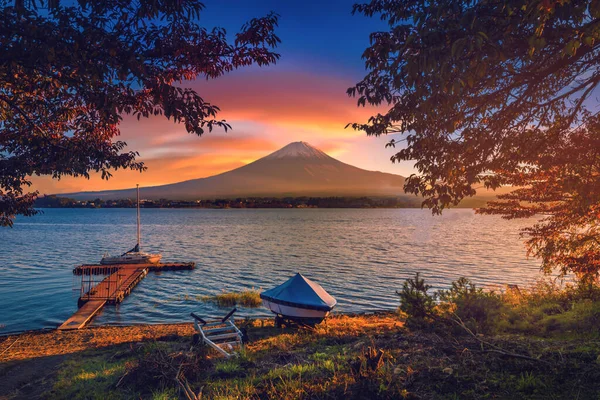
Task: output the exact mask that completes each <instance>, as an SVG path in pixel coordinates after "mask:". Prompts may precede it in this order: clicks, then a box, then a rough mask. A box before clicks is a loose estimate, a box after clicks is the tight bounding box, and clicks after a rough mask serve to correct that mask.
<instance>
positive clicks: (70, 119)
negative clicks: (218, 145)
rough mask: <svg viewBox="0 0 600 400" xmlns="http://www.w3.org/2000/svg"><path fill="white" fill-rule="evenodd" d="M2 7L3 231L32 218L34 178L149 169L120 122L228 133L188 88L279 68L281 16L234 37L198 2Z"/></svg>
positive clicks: (0, 2)
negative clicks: (252, 68)
mask: <svg viewBox="0 0 600 400" xmlns="http://www.w3.org/2000/svg"><path fill="white" fill-rule="evenodd" d="M64 3H65V4H61V3H60V2H59V1H57V0H48V1H39V0H38V1H36V0H31V1H28V2H25V1H24V0H16V1H14V2H13V1H6V0H0V225H11V224H12V220H13V218H14V216H15V215H16V214H23V215H32V214H34V213H35V210H34V209H33V208H32V205H33V202H34V200H35V197H36V195H37V193H36V192H33V193H31V192H27V191H26V190H25V189H26V188H27V187H28V186H30V185H31V183H30V181H29V177H30V176H33V175H50V176H52V177H53V178H60V177H62V176H65V175H70V176H84V177H88V176H89V173H90V172H91V171H96V172H100V173H101V174H102V177H103V178H106V179H108V178H109V177H110V176H111V173H110V171H111V170H113V169H118V168H130V169H134V170H139V171H142V170H144V168H145V167H144V165H143V163H141V162H138V161H136V156H137V153H136V152H133V151H129V152H126V151H124V148H125V146H126V144H125V143H124V142H122V141H114V138H115V136H118V135H119V133H120V132H119V122H120V121H121V120H122V118H123V115H126V114H129V115H133V116H136V117H137V118H138V119H140V118H142V117H144V118H147V117H149V116H153V115H163V116H165V117H166V118H168V119H170V120H173V121H174V122H177V123H182V124H184V125H185V128H186V130H187V131H188V132H190V133H193V134H196V135H202V134H203V133H204V132H205V130H207V129H208V130H209V131H210V130H212V129H213V128H214V127H221V128H224V129H226V130H227V129H228V128H229V127H230V126H229V125H228V124H227V123H226V122H225V121H223V120H218V119H217V118H216V115H217V112H218V111H219V108H218V107H217V106H215V105H213V104H211V103H209V102H208V101H206V100H204V99H203V98H202V97H201V96H200V95H199V94H198V93H196V92H195V91H194V90H192V89H191V88H187V87H185V82H186V81H188V80H192V79H195V78H197V77H204V78H206V79H211V78H216V77H218V76H220V75H223V74H224V73H226V72H229V71H231V70H233V69H235V68H238V67H243V66H249V65H252V64H257V65H260V66H263V65H268V64H272V63H274V62H276V60H277V59H278V58H279V55H278V54H277V53H274V52H273V49H274V48H275V47H276V46H277V44H278V43H279V38H278V37H277V36H276V35H275V33H274V29H275V27H276V26H277V16H276V15H274V14H270V15H268V16H266V17H263V18H257V19H252V20H250V21H249V22H248V23H247V24H245V25H244V26H243V27H242V29H241V30H240V31H239V32H238V33H236V34H235V38H234V40H233V41H232V42H231V41H228V40H227V34H226V32H225V30H224V29H222V28H215V29H213V30H207V29H206V28H203V27H201V26H200V25H198V19H199V14H200V12H201V11H202V9H203V8H204V6H203V4H202V3H201V2H199V1H197V0H189V1H175V0H158V1H155V0H137V1H130V0H102V1H87V0H77V1H70V2H64Z"/></svg>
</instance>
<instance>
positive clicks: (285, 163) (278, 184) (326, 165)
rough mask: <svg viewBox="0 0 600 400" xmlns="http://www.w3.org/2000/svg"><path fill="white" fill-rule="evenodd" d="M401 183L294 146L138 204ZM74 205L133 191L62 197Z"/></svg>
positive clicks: (338, 192)
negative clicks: (153, 201) (161, 200)
mask: <svg viewBox="0 0 600 400" xmlns="http://www.w3.org/2000/svg"><path fill="white" fill-rule="evenodd" d="M403 185H404V177H402V176H400V175H394V174H388V173H384V172H375V171H367V170H364V169H360V168H357V167H354V166H352V165H349V164H345V163H343V162H341V161H338V160H336V159H335V158H333V157H330V156H329V155H327V154H326V153H324V152H323V151H321V150H319V149H317V148H315V147H313V146H311V145H310V144H308V143H306V142H294V143H290V144H288V145H287V146H285V147H283V148H281V149H279V150H277V151H275V152H274V153H271V154H269V155H268V156H266V157H263V158H261V159H258V160H256V161H254V162H252V163H250V164H247V165H244V166H243V167H240V168H236V169H234V170H231V171H228V172H224V173H222V174H219V175H214V176H210V177H208V178H200V179H192V180H188V181H184V182H179V183H173V184H168V185H162V186H153V187H144V188H141V189H140V195H141V197H142V198H144V199H160V198H164V199H171V200H198V199H215V198H235V197H267V196H275V197H286V196H290V197H297V196H376V195H379V196H392V195H393V196H399V195H404V190H403ZM59 196H60V197H69V198H73V199H77V200H93V199H96V198H100V199H103V200H109V199H111V200H115V199H125V198H134V197H135V189H123V190H109V191H99V192H79V193H64V194H60V195H59Z"/></svg>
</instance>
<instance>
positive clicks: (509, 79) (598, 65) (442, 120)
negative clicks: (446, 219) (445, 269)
mask: <svg viewBox="0 0 600 400" xmlns="http://www.w3.org/2000/svg"><path fill="white" fill-rule="evenodd" d="M354 12H357V13H362V14H364V15H367V16H373V15H380V16H381V18H382V19H383V20H385V21H387V22H388V24H389V31H386V32H376V33H373V34H372V35H371V46H370V47H369V48H368V49H367V50H366V51H365V52H364V54H363V57H364V59H365V62H366V66H367V68H368V73H367V75H366V76H365V78H364V79H363V80H362V81H360V82H359V83H358V84H357V85H356V86H354V87H352V88H350V89H348V94H349V95H351V96H357V98H358V104H359V105H365V104H373V105H384V106H387V107H388V111H387V112H385V113H379V114H377V115H374V116H372V117H371V118H370V119H369V120H368V122H366V123H354V124H352V126H353V128H354V129H358V130H363V131H365V132H366V133H367V134H368V135H374V136H379V135H382V134H390V133H394V134H396V136H395V137H394V138H393V139H392V140H391V141H390V142H389V143H388V145H389V146H392V147H396V146H398V147H399V150H398V152H397V153H396V154H395V155H394V156H393V157H392V161H393V162H397V161H402V160H414V161H415V167H416V169H417V171H418V174H414V175H412V176H410V177H409V178H408V179H407V181H406V184H405V190H406V191H407V192H409V193H414V194H418V195H422V196H423V197H424V201H423V206H427V207H429V208H431V209H432V211H433V212H434V213H439V212H441V211H442V210H443V209H444V208H446V207H448V206H451V205H456V204H458V202H459V201H460V200H462V199H463V198H464V197H467V196H472V195H474V194H475V190H476V188H477V187H481V186H484V187H486V188H489V189H498V188H500V187H503V186H515V187H518V189H516V190H514V191H512V192H511V193H509V194H506V195H501V196H499V197H500V200H498V201H494V202H491V203H490V204H488V207H487V208H484V209H482V210H480V211H481V212H483V213H492V214H500V215H503V216H504V217H506V218H521V217H529V216H532V215H535V214H543V215H544V218H543V219H542V220H541V221H538V222H537V223H536V225H535V226H534V227H532V228H530V229H528V230H526V233H527V234H529V235H530V237H529V240H528V249H529V251H530V253H531V254H533V255H536V256H539V257H541V259H542V263H543V264H542V266H543V269H544V270H545V271H548V272H549V271H551V270H553V269H555V268H558V269H559V270H560V271H561V272H563V273H567V272H569V271H575V272H578V273H582V274H597V273H598V270H599V269H600V242H599V240H600V236H599V234H600V232H599V222H598V219H599V217H600V129H599V128H600V117H599V116H598V115H597V112H596V111H597V110H596V107H592V106H594V105H595V104H594V103H593V95H594V93H595V89H596V88H597V87H598V84H599V83H600V40H599V39H600V2H599V1H596V0H593V1H592V0H588V1H569V0H566V1H558V2H554V1H547V0H480V1H450V0H440V1H435V2H422V1H414V0H408V1H405V0H402V1H400V0H373V1H371V2H370V3H368V4H358V5H355V6H354Z"/></svg>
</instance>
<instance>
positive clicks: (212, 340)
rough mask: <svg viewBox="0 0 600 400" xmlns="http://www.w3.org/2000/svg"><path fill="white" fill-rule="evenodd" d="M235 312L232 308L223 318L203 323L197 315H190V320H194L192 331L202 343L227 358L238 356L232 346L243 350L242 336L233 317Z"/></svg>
mask: <svg viewBox="0 0 600 400" xmlns="http://www.w3.org/2000/svg"><path fill="white" fill-rule="evenodd" d="M236 311H237V309H236V308H234V309H233V310H231V311H230V312H229V313H228V314H227V315H226V316H225V317H223V318H221V319H211V320H209V321H205V320H204V319H202V318H201V317H199V316H198V315H196V314H194V313H191V316H192V318H194V329H195V330H196V332H198V334H199V335H200V337H199V338H202V343H203V344H206V345H208V346H209V347H212V348H213V349H215V350H216V351H217V352H218V353H220V354H222V355H224V356H225V357H227V358H230V357H233V356H237V355H238V353H237V352H235V351H234V350H233V349H234V346H238V347H239V348H240V349H243V348H244V340H243V339H244V334H243V333H242V331H240V330H239V328H238V327H237V326H236V325H235V320H234V317H233V314H234V313H235V312H236ZM199 338H198V339H199Z"/></svg>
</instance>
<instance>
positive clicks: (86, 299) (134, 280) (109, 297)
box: [58, 263, 196, 330]
mask: <svg viewBox="0 0 600 400" xmlns="http://www.w3.org/2000/svg"><path fill="white" fill-rule="evenodd" d="M195 267H196V264H195V263H163V264H116V265H100V264H84V265H80V266H78V267H76V268H75V269H73V274H75V275H80V276H81V292H80V297H79V300H78V302H77V305H78V307H79V309H78V310H77V311H76V312H75V314H73V315H72V316H71V318H69V319H68V320H66V321H65V322H64V323H63V324H62V325H61V326H59V327H58V329H59V330H70V329H81V328H83V327H84V326H85V325H86V324H87V323H88V322H89V321H90V320H91V319H92V318H93V317H94V315H96V314H97V313H98V312H99V311H100V310H101V309H102V307H104V306H105V305H106V304H117V303H120V302H122V301H123V300H124V299H125V297H127V296H128V295H129V294H130V293H131V291H132V290H133V288H134V287H135V286H136V285H137V284H138V283H139V282H140V281H141V280H142V279H143V278H144V277H145V276H146V275H147V274H148V271H174V270H192V269H194V268H195ZM95 275H107V276H106V277H105V278H103V279H102V280H100V281H99V282H96V280H95V279H94V278H93V276H95Z"/></svg>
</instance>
